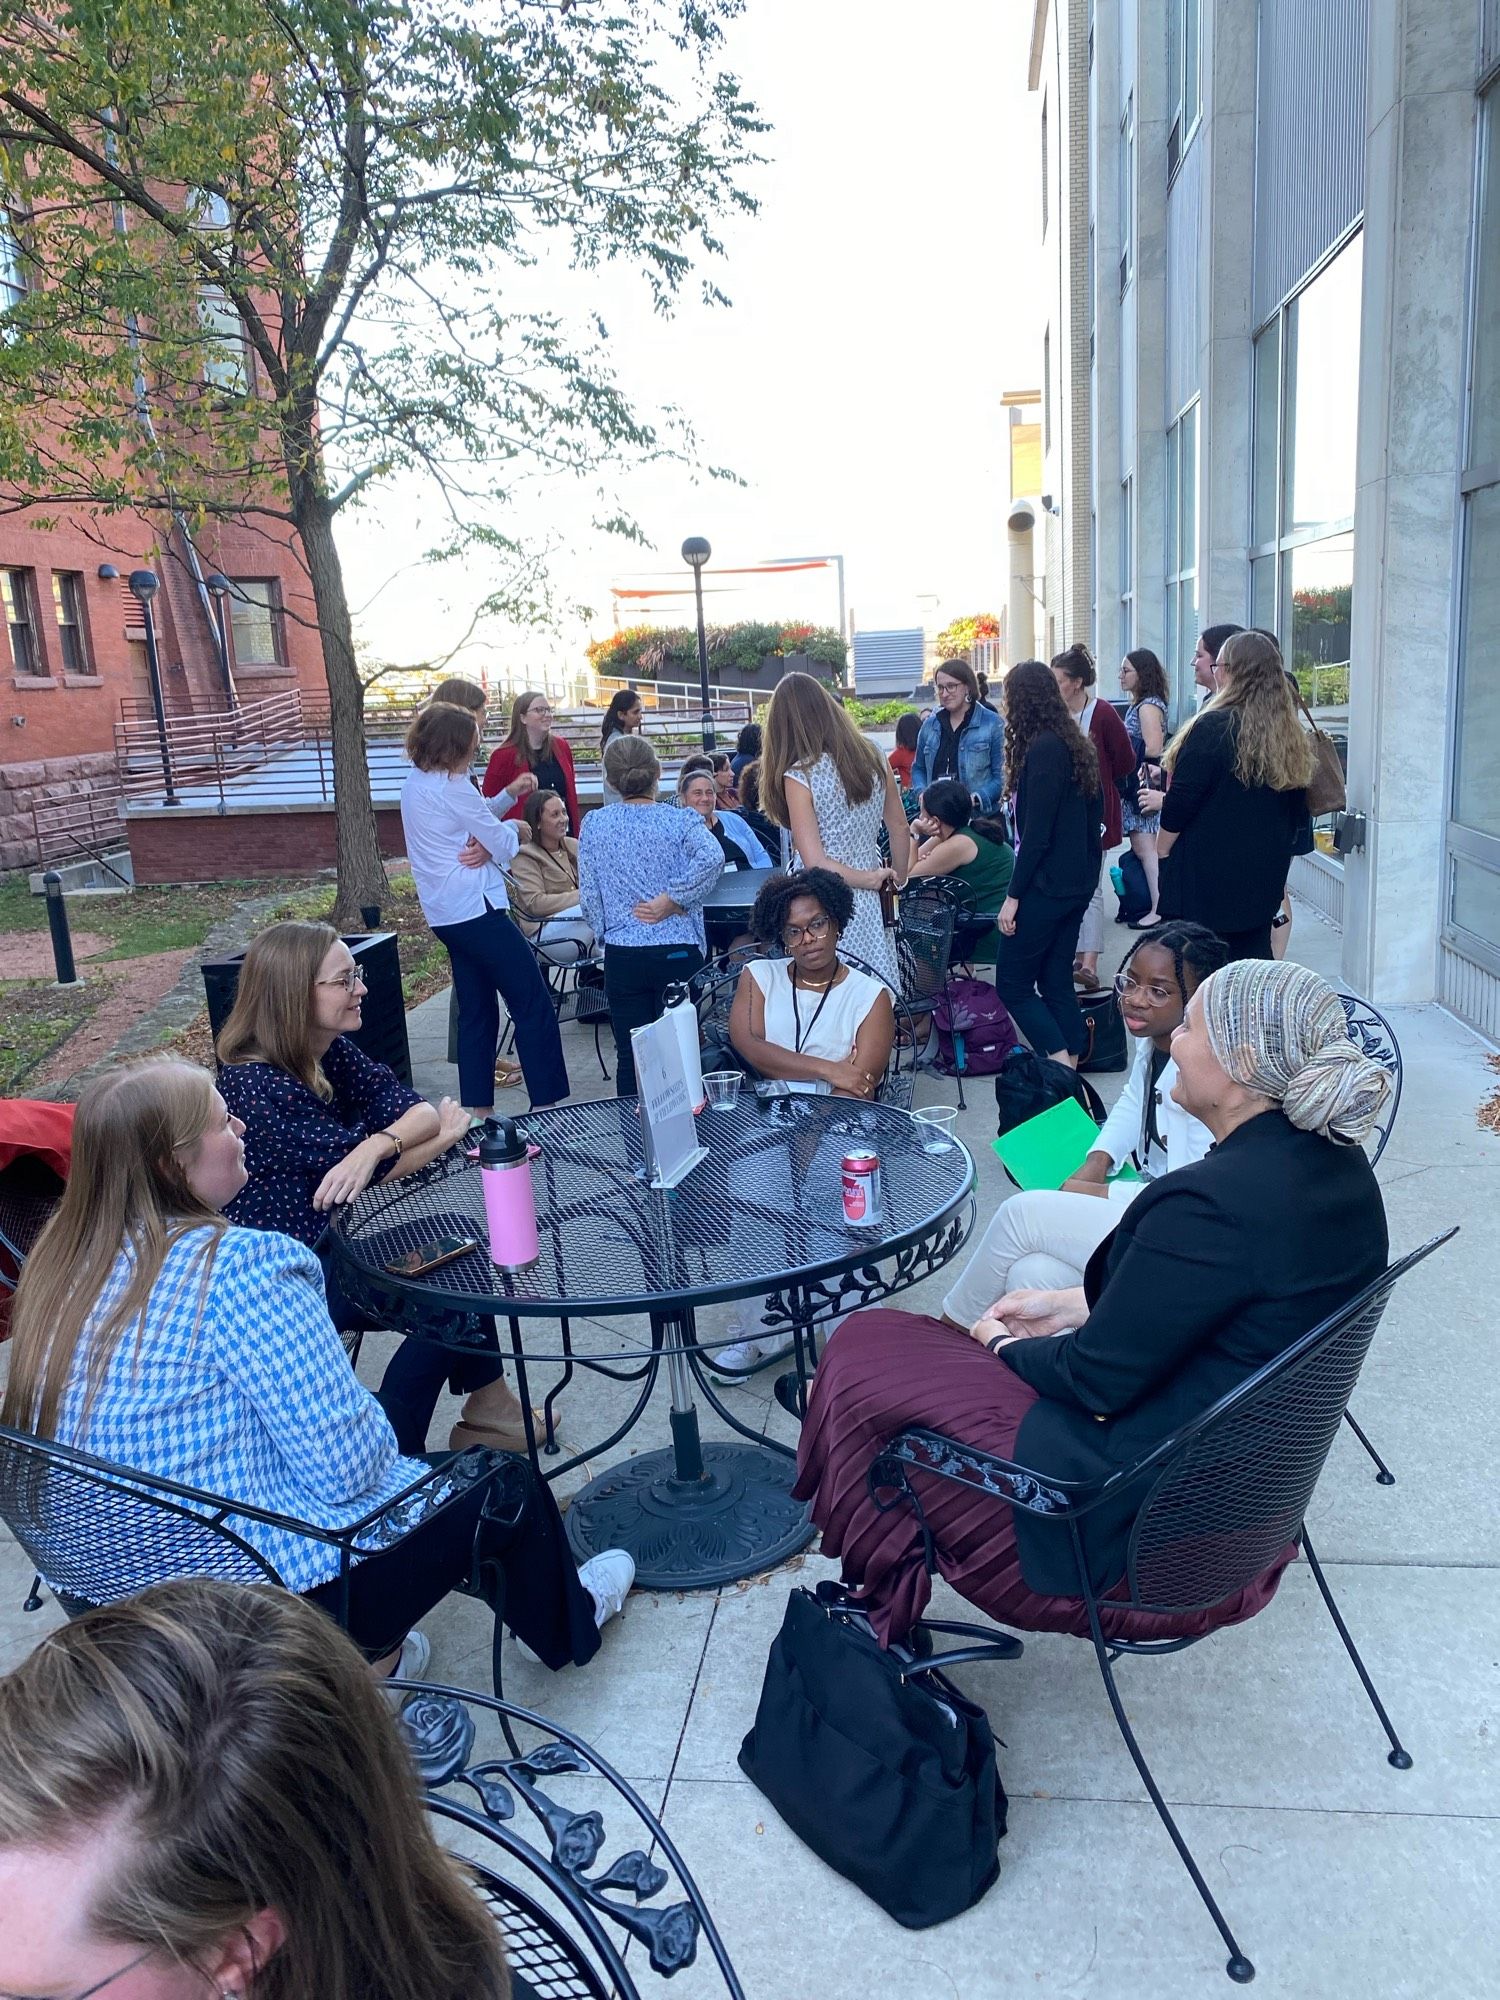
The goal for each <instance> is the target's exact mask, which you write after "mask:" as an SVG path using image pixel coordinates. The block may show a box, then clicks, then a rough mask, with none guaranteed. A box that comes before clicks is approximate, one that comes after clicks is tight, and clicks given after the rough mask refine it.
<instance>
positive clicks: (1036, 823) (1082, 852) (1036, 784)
mask: <svg viewBox="0 0 1500 2000" xmlns="http://www.w3.org/2000/svg"><path fill="white" fill-rule="evenodd" d="M1100 822H1101V801H1100V798H1099V795H1098V793H1097V792H1095V793H1094V794H1092V795H1091V796H1090V797H1088V798H1085V797H1084V795H1083V793H1082V792H1081V791H1080V790H1079V789H1078V782H1077V780H1076V779H1075V778H1074V776H1073V760H1072V758H1071V757H1070V756H1069V755H1068V751H1067V746H1066V745H1065V744H1064V742H1063V740H1062V738H1061V737H1060V736H1058V735H1057V734H1056V733H1055V732H1054V731H1053V730H1050V729H1044V730H1043V731H1042V732H1041V734H1040V735H1039V736H1038V737H1037V739H1036V741H1035V742H1034V743H1033V744H1032V746H1031V748H1030V749H1029V750H1028V751H1027V752H1026V758H1025V762H1024V763H1023V764H1022V766H1021V775H1020V776H1019V778H1018V779H1017V780H1016V866H1015V872H1014V874H1013V875H1012V876H1011V878H1010V894H1011V895H1012V896H1014V897H1015V898H1016V900H1017V902H1019V901H1020V900H1021V898H1022V897H1023V896H1024V895H1025V894H1026V892H1027V891H1028V889H1030V890H1034V891H1036V892H1037V893H1038V894H1040V895H1043V896H1053V897H1055V898H1056V899H1057V901H1058V902H1060V903H1070V902H1076V901H1078V900H1079V899H1080V898H1082V899H1083V900H1084V901H1085V902H1086V901H1087V900H1088V898H1089V897H1090V896H1092V895H1093V893H1094V885H1095V883H1096V882H1097V881H1098V880H1099V841H1100ZM1280 900H1281V898H1280V896H1279V895H1278V897H1277V901H1278V903H1279V902H1280Z"/></svg>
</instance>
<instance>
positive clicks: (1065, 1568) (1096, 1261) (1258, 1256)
mask: <svg viewBox="0 0 1500 2000" xmlns="http://www.w3.org/2000/svg"><path fill="white" fill-rule="evenodd" d="M1386 1251H1387V1243H1386V1228H1385V1209H1384V1207H1383V1206H1382V1203H1381V1199H1380V1189H1379V1187H1378V1186H1377V1185H1376V1181H1375V1175H1374V1173H1373V1172H1372V1170H1371V1167H1370V1163H1369V1161H1368V1160H1367V1159H1366V1158H1365V1156H1364V1154H1363V1152H1361V1151H1360V1149H1359V1148H1358V1147H1357V1146H1336V1145H1335V1144H1334V1143H1333V1142H1332V1140H1330V1139H1323V1138H1320V1137H1319V1136H1318V1135H1317V1134H1316V1133H1313V1132H1299V1131H1298V1130H1297V1128H1296V1126H1294V1125H1293V1124H1292V1123H1291V1122H1290V1120H1289V1119H1287V1118H1286V1117H1285V1116H1284V1115H1283V1114H1282V1113H1281V1112H1280V1111H1265V1112H1262V1113H1261V1114H1260V1115H1259V1116H1258V1117H1255V1118H1251V1119H1250V1120H1248V1121H1247V1122H1246V1123H1245V1124H1244V1125H1241V1126H1239V1127H1238V1128H1237V1129H1236V1130H1235V1131H1233V1132H1231V1133H1230V1135H1229V1137H1228V1138H1227V1139H1225V1140H1224V1141H1223V1142H1222V1143H1221V1144H1219V1145H1217V1146H1215V1147H1214V1148H1213V1149H1212V1150H1211V1151H1210V1152H1209V1153H1208V1154H1207V1155H1206V1156H1205V1157H1204V1158H1203V1159H1201V1160H1198V1161H1196V1162H1195V1163H1194V1164H1193V1165H1192V1166H1190V1167H1179V1168H1178V1169H1177V1171H1176V1172H1175V1173H1170V1174H1164V1175H1163V1176H1162V1178H1161V1179H1160V1180H1158V1181H1153V1182H1152V1183H1151V1184H1150V1186H1149V1187H1147V1188H1146V1189H1145V1190H1144V1192H1143V1193H1141V1194H1139V1195H1137V1196H1136V1198H1135V1200H1134V1201H1133V1202H1132V1203H1131V1204H1130V1206H1129V1208H1128V1209H1126V1211H1125V1214H1124V1216H1123V1218H1122V1220H1121V1222H1120V1225H1119V1227H1118V1228H1117V1229H1116V1230H1115V1231H1114V1234H1113V1235H1112V1236H1109V1237H1107V1238H1106V1239H1105V1241H1104V1242H1103V1243H1101V1244H1100V1246H1099V1248H1098V1249H1097V1250H1096V1251H1095V1253H1094V1255H1093V1257H1092V1258H1091V1259H1090V1260H1089V1267H1088V1271H1087V1273H1086V1276H1085V1280H1084V1287H1085V1291H1086V1292H1087V1295H1088V1301H1089V1316H1088V1319H1087V1321H1086V1322H1085V1324H1084V1325H1083V1326H1081V1327H1079V1328H1078V1329H1077V1331H1076V1332H1073V1333H1062V1334H1057V1335H1056V1336H1054V1337H1053V1338H1051V1339H1045V1340H1022V1341H1017V1342H1016V1343H1015V1344H1014V1345H1013V1346H1010V1347H1006V1348H1002V1350H1001V1359H1002V1360H1003V1361H1004V1362H1005V1363H1006V1364H1007V1365H1008V1366H1009V1367H1010V1368H1012V1369H1013V1370H1014V1371H1015V1373H1016V1374H1017V1375H1019V1376H1020V1377H1021V1379H1022V1380H1023V1381H1025V1382H1029V1383H1030V1384H1031V1386H1032V1387H1033V1388H1034V1389H1036V1390H1037V1391H1038V1393H1039V1395H1040V1398H1041V1400H1040V1401H1039V1402H1038V1403H1037V1404H1036V1405H1035V1407H1034V1408H1033V1409H1031V1410H1029V1411H1028V1412H1027V1414H1026V1416H1025V1418H1024V1420H1023V1421H1022V1424H1021V1428H1020V1432H1019V1434H1018V1436H1017V1440H1016V1456H1017V1458H1018V1459H1019V1460H1020V1462H1021V1463H1022V1464H1023V1465H1028V1466H1031V1467H1032V1468H1033V1469H1034V1470H1036V1471H1037V1472H1039V1473H1042V1474H1044V1475H1045V1474H1047V1473H1051V1474H1053V1475H1054V1476H1055V1477H1056V1478H1059V1479H1079V1480H1089V1479H1097V1478H1099V1477H1101V1476H1102V1475H1103V1474H1105V1473H1107V1472H1111V1471H1113V1470H1114V1469H1115V1468H1116V1467H1118V1466H1121V1465H1129V1464H1132V1463H1133V1462H1134V1461H1135V1460H1136V1459H1138V1458H1140V1457H1142V1456H1143V1455H1144V1454H1145V1453H1146V1452H1147V1451H1148V1450H1149V1449H1150V1448H1151V1446H1152V1445H1154V1444H1157V1443H1159V1442H1160V1440H1161V1439H1162V1438H1164V1437H1168V1436H1170V1435H1171V1433H1172V1432H1173V1431H1175V1430H1177V1429H1178V1428H1179V1427H1180V1426H1181V1425H1182V1424H1185V1423H1186V1422H1187V1421H1188V1420H1189V1419H1190V1418H1192V1417H1195V1416H1198V1415H1199V1414H1200V1413H1201V1412H1202V1411H1204V1410H1206V1409H1208V1408H1210V1407H1211V1405H1212V1404H1214V1403H1216V1402H1217V1401H1218V1400H1219V1398H1220V1397H1221V1396H1224V1395H1227V1394H1228V1392H1229V1391H1230V1390H1231V1389H1234V1388H1236V1387H1238V1385H1239V1384H1240V1383H1241V1382H1243V1381H1246V1380H1247V1379H1248V1378H1249V1377H1250V1376H1251V1375H1253V1374H1254V1373H1255V1371H1256V1370H1257V1369H1258V1368H1261V1367H1263V1366H1264V1365H1265V1363H1266V1362H1268V1361H1272V1360H1274V1359H1275V1357H1276V1356H1277V1355H1278V1354H1280V1353H1282V1352H1283V1351H1284V1350H1285V1349H1286V1348H1287V1347H1289V1346H1290V1345H1291V1344H1292V1343H1293V1342H1294V1341H1295V1340H1298V1339H1300V1337H1301V1336H1302V1335H1303V1334H1304V1333H1307V1332H1309V1331H1310V1330H1311V1329H1312V1328H1313V1327H1315V1326H1316V1325H1317V1324H1318V1322H1319V1321H1320V1320H1321V1319H1324V1318H1326V1317H1327V1315H1328V1314H1329V1313H1331V1312H1334V1311H1335V1310H1336V1309H1337V1308H1338V1307H1339V1306H1341V1305H1343V1304H1344V1303H1345V1302H1346V1301H1347V1300H1349V1299H1352V1298H1353V1297H1354V1295H1355V1293H1356V1292H1359V1291H1361V1290H1362V1289H1363V1288H1364V1287H1365V1286H1366V1285H1368V1284H1369V1283H1370V1282H1371V1280H1372V1279H1374V1278H1376V1277H1378V1276H1379V1274H1380V1272H1381V1271H1383V1270H1384V1269H1385V1265H1386ZM1140 1498H1141V1496H1140V1495H1139V1494H1137V1495H1135V1496H1134V1497H1133V1498H1129V1497H1128V1498H1127V1502H1126V1504H1124V1505H1122V1506H1119V1507H1114V1508H1112V1511H1111V1513H1110V1515H1109V1517H1108V1518H1105V1516H1104V1514H1103V1512H1102V1511H1101V1512H1100V1513H1098V1514H1094V1515H1091V1516H1088V1517H1086V1518H1087V1521H1088V1525H1087V1526H1086V1528H1085V1532H1084V1551H1085V1557H1086V1560H1087V1562H1088V1567H1089V1572H1090V1575H1091V1576H1092V1578H1093V1581H1094V1584H1095V1586H1096V1588H1098V1589H1101V1590H1103V1589H1107V1588H1108V1587H1109V1586H1110V1585H1112V1584H1114V1583H1115V1582H1117V1581H1118V1580H1119V1578H1121V1577H1122V1576H1123V1575H1124V1574H1125V1554H1126V1543H1127V1541H1128V1538H1129V1532H1130V1524H1131V1522H1132V1521H1133V1519H1134V1516H1135V1509H1136V1507H1138V1506H1139V1504H1140ZM1015 1520H1016V1539H1017V1543H1018V1545H1019V1549H1020V1555H1021V1569H1022V1573H1023V1575H1024V1576H1025V1578H1026V1581H1027V1582H1028V1583H1029V1584H1030V1585H1031V1586H1032V1588H1033V1589H1034V1590H1039V1591H1044V1592H1047V1593H1049V1594H1056V1595H1059V1596H1077V1595H1078V1593H1079V1589H1080V1585H1079V1579H1078V1574H1077V1571H1076V1568H1075V1567H1074V1562H1073V1556H1072V1550H1071V1547H1070V1545H1069V1542H1068V1538H1067V1531H1066V1530H1065V1529H1059V1528H1058V1527H1057V1526H1055V1525H1049V1524H1048V1523H1047V1522H1045V1521H1040V1520H1037V1519H1036V1518H1034V1517H1032V1516H1029V1515H1026V1514H1021V1513H1017V1515H1016V1517H1015Z"/></svg>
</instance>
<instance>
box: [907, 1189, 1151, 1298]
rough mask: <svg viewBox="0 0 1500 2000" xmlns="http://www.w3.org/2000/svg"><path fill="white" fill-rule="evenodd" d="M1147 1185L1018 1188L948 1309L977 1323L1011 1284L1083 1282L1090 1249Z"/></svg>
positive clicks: (1042, 1286) (1041, 1286) (1052, 1286)
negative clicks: (1100, 1189) (1085, 1190)
mask: <svg viewBox="0 0 1500 2000" xmlns="http://www.w3.org/2000/svg"><path fill="white" fill-rule="evenodd" d="M1145 1185H1146V1183H1145V1182H1144V1181H1111V1182H1110V1184H1109V1188H1108V1190H1107V1191H1106V1194H1105V1196H1104V1198H1103V1199H1102V1200H1101V1199H1100V1197H1099V1196H1098V1195H1096V1194H1065V1193H1063V1191H1062V1190H1061V1189H1060V1188H1059V1189H1055V1190H1054V1189H1052V1188H1033V1189H1031V1191H1030V1192H1029V1193H1025V1194H1013V1195H1012V1196H1011V1198H1010V1200H1009V1201H1006V1202H1002V1203H1001V1204H1000V1206H999V1208H998V1209H996V1211H995V1215H994V1218H993V1220H992V1221H991V1223H990V1226H989V1228H988V1229H987V1230H986V1231H985V1232H984V1236H983V1239H982V1240H981V1241H980V1243H979V1244H978V1245H977V1247H976V1248H975V1249H974V1250H973V1251H972V1252H971V1253H970V1256H969V1261H968V1263H967V1264H965V1266H964V1268H963V1270H962V1271H961V1272H960V1273H959V1275H958V1281H957V1283H956V1284H955V1285H954V1287H953V1289H952V1291H951V1292H949V1294H948V1296H947V1298H945V1299H944V1300H943V1311H944V1312H945V1313H946V1314H947V1315H948V1317H949V1319H953V1320H957V1321H958V1322H959V1324H960V1325H962V1326H972V1325H973V1324H974V1322H975V1320H977V1319H982V1318H983V1316H984V1315H985V1313H987V1312H988V1311H989V1309H990V1307H991V1306H992V1305H993V1304H994V1303H995V1301H996V1299H998V1298H1000V1297H1002V1296H1003V1295H1004V1294H1005V1293H1006V1292H1014V1291H1020V1290H1022V1289H1023V1288H1027V1289H1029V1288H1035V1289H1037V1290H1039V1291H1047V1292H1052V1291H1060V1290H1063V1289H1065V1288H1066V1287H1068V1286H1070V1285H1081V1284H1082V1283H1083V1273H1084V1269H1085V1267H1086V1266H1087V1264H1088V1261H1089V1259H1090V1257H1092V1256H1093V1254H1094V1252H1095V1251H1096V1250H1097V1249H1098V1248H1099V1245H1100V1244H1101V1243H1102V1242H1103V1241H1104V1239H1105V1237H1106V1236H1108V1234H1109V1232H1110V1231H1111V1230H1112V1229H1113V1228H1114V1226H1115V1224H1116V1223H1117V1222H1118V1221H1119V1219H1120V1215H1121V1212H1122V1210H1124V1209H1126V1208H1128V1207H1129V1205H1130V1203H1131V1202H1132V1201H1134V1200H1135V1197H1136V1196H1137V1195H1138V1194H1139V1193H1140V1191H1141V1189H1142V1188H1143V1187H1144V1186H1145Z"/></svg>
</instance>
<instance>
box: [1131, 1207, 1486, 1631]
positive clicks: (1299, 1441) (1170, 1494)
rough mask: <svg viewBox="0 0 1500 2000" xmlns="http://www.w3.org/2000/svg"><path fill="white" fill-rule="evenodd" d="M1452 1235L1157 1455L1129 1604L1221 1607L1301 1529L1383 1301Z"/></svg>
mask: <svg viewBox="0 0 1500 2000" xmlns="http://www.w3.org/2000/svg"><path fill="white" fill-rule="evenodd" d="M1452 1234H1453V1231H1452V1230H1449V1231H1448V1232H1447V1235H1444V1236H1435V1237H1433V1238H1432V1240H1431V1241H1430V1242H1428V1243H1424V1244H1423V1245H1422V1247H1421V1248H1420V1249H1418V1250H1414V1251H1413V1252H1412V1253H1411V1255H1410V1256H1408V1257H1403V1258H1402V1259H1401V1261H1400V1262H1399V1263H1398V1264H1392V1265H1390V1266H1389V1267H1388V1269H1386V1270H1385V1271H1383V1272H1382V1273H1381V1275H1380V1276H1379V1277H1378V1278H1377V1279H1375V1281H1374V1282H1373V1284H1370V1285H1368V1286H1366V1288H1365V1289H1364V1291H1362V1292H1361V1293H1360V1294H1359V1296H1358V1297H1357V1298H1354V1299H1352V1300H1351V1301H1350V1302H1349V1304H1348V1305H1347V1306H1344V1307H1342V1308H1341V1309H1340V1310H1339V1311H1338V1312H1337V1313H1334V1314H1332V1315H1331V1316H1330V1317H1329V1318H1327V1319H1325V1320H1324V1321H1323V1322H1322V1324H1321V1325H1319V1326H1316V1327H1314V1328H1313V1329H1312V1331H1311V1332H1309V1333H1308V1334H1306V1335H1304V1337H1303V1338H1302V1339H1301V1340H1299V1341H1298V1342H1297V1343H1296V1344H1295V1345H1294V1346H1293V1347H1291V1348H1289V1349H1288V1350H1287V1352H1286V1353H1285V1354H1282V1355H1279V1356H1278V1357H1277V1358H1276V1360H1274V1361H1272V1362H1269V1363H1267V1365H1266V1366H1265V1367H1264V1368H1262V1369H1260V1370H1258V1371H1257V1373H1256V1374H1254V1375H1252V1376H1251V1378H1250V1380H1249V1381H1248V1382H1243V1383H1241V1384H1240V1386H1239V1387H1238V1388H1237V1389H1235V1390H1234V1391H1233V1392H1232V1393H1231V1394H1230V1395H1228V1396H1225V1397H1224V1398H1223V1399H1222V1401H1220V1402H1219V1403H1217V1404H1216V1405H1215V1406H1214V1407H1213V1408H1212V1409H1211V1410H1208V1411H1206V1412H1205V1413H1204V1414H1203V1415H1202V1416H1201V1417H1199V1418H1197V1419H1196V1420H1195V1421H1194V1422H1193V1423H1191V1424H1189V1425H1188V1426H1186V1427H1185V1429H1184V1430H1183V1431H1181V1432H1180V1433H1179V1434H1178V1436H1177V1437H1176V1438H1175V1439H1173V1440H1171V1441H1170V1442H1169V1443H1168V1444H1167V1445H1166V1446H1164V1447H1163V1450H1162V1455H1161V1459H1160V1462H1159V1464H1158V1466H1157V1467H1156V1469H1155V1471H1154V1476H1153V1477H1152V1483H1151V1485H1150V1488H1149V1490H1148V1491H1147V1492H1146V1494H1145V1497H1144V1499H1143V1500H1142V1501H1141V1503H1140V1506H1139V1508H1138V1511H1137V1513H1136V1518H1135V1525H1134V1527H1133V1529H1132V1531H1131V1536H1130V1547H1129V1557H1128V1562H1127V1567H1126V1574H1127V1578H1128V1582H1129V1586H1130V1602H1131V1604H1132V1605H1135V1606H1138V1607H1139V1608H1140V1609H1142V1610H1149V1611H1188V1610H1196V1609H1199V1608H1202V1607H1204V1606H1207V1605H1212V1604H1219V1603H1222V1601H1223V1600H1224V1599H1225V1598H1226V1597H1229V1596H1230V1595H1231V1594H1232V1593H1233V1592H1235V1591H1236V1590H1240V1589H1243V1588H1244V1586H1245V1585H1247V1584H1248V1583H1250V1582H1252V1581H1253V1580H1254V1579H1255V1578H1256V1577H1258V1576H1260V1575H1261V1574H1262V1573H1263V1572H1264V1571H1265V1570H1266V1569H1268V1568H1269V1567H1270V1565H1271V1563H1272V1562H1274V1560H1275V1559H1276V1556H1277V1555H1278V1553H1279V1552H1280V1551H1281V1550H1282V1549H1284V1548H1285V1547H1286V1545H1287V1543H1288V1542H1289V1541H1291V1540H1293V1539H1294V1538H1295V1537H1296V1536H1297V1535H1298V1534H1299V1533H1300V1532H1301V1528H1302V1521H1303V1516H1304V1515H1305V1514H1306V1511H1307V1504H1308V1501H1309V1500H1310V1499H1311V1498H1312V1493H1313V1488H1314V1487H1315V1486H1316V1485H1317V1483H1318V1479H1319V1476H1320V1475H1321V1473H1322V1470H1323V1466H1324V1462H1325V1461H1326V1459H1327V1457H1328V1453H1329V1450H1330V1449H1331V1447H1332V1445H1333V1440H1334V1438H1335V1437H1336V1436H1337V1434H1338V1428H1339V1425H1340V1423H1341V1422H1342V1420H1343V1415H1344V1409H1345V1406H1346V1405H1347V1403H1348V1401H1349V1397H1350V1394H1351V1393H1352V1391H1353V1389H1354V1385H1355V1383H1356V1381H1358V1379H1359V1371H1360V1369H1361V1367H1362V1366H1363V1364H1364V1358H1365V1355H1366V1353H1367V1352H1368V1350H1369V1346H1370V1342H1371V1340H1372V1339H1373V1337H1374V1333H1375V1329H1376V1327H1377V1326H1378V1325H1379V1324H1380V1319H1381V1315H1382V1313H1384V1311H1385V1307H1386V1301H1387V1300H1388V1299H1389V1297H1390V1295H1391V1292H1392V1290H1393V1289H1394V1287H1395V1285H1396V1283H1397V1280H1398V1279H1400V1278H1402V1277H1404V1276H1405V1274H1406V1273H1407V1272H1408V1271H1409V1270H1411V1268H1412V1266H1413V1265H1415V1264H1419V1263H1420V1262H1421V1261H1422V1259H1423V1258H1424V1257H1426V1256H1428V1255H1430V1254H1431V1252H1432V1251H1433V1250H1435V1249H1436V1248H1437V1247H1438V1245H1439V1244H1440V1243H1445V1242H1447V1240H1448V1237H1449V1236H1451V1235H1452ZM1136 1490H1137V1491H1138V1490H1139V1488H1137V1489H1136Z"/></svg>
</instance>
